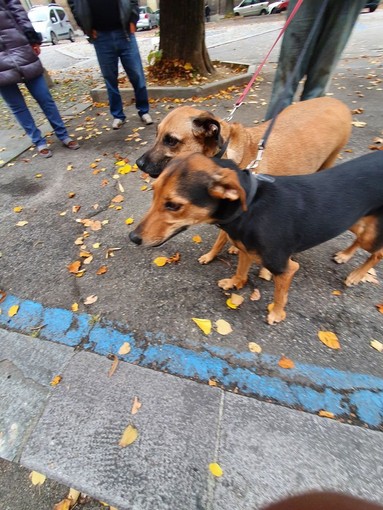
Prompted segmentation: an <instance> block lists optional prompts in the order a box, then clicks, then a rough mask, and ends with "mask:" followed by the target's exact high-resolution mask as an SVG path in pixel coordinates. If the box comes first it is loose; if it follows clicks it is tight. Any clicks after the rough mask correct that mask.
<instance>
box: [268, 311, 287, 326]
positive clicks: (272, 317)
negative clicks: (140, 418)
mask: <svg viewBox="0 0 383 510" xmlns="http://www.w3.org/2000/svg"><path fill="white" fill-rule="evenodd" d="M285 319H286V312H285V311H284V310H282V311H281V312H279V313H277V312H275V310H271V312H270V313H269V314H268V315H267V323H268V324H270V326H272V325H273V324H278V322H282V321H284V320H285Z"/></svg>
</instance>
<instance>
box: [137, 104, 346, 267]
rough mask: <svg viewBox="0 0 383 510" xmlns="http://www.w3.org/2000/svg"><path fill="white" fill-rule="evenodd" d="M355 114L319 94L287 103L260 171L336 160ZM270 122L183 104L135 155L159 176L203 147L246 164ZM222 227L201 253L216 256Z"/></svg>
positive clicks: (307, 169)
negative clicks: (249, 122)
mask: <svg viewBox="0 0 383 510" xmlns="http://www.w3.org/2000/svg"><path fill="white" fill-rule="evenodd" d="M351 121H352V117H351V113H350V110H349V109H348V107H347V106H346V105H345V104H344V103H342V102H341V101H339V100H338V99H335V98H331V97H320V98H316V99H309V100H307V101H301V102H299V103H296V104H294V105H291V106H288V107H287V108H285V109H284V110H283V111H282V112H281V113H280V114H279V116H278V118H277V120H276V122H275V125H274V127H273V129H272V131H271V134H270V137H269V139H268V141H267V146H266V149H265V151H264V154H263V158H262V160H261V161H260V162H259V165H258V167H257V169H256V171H257V173H263V174H271V175H293V174H309V173H313V172H317V171H318V170H322V169H324V168H329V167H331V166H333V165H334V163H335V161H336V158H337V156H338V153H339V151H340V150H341V149H342V148H343V147H344V145H345V144H346V143H347V142H348V139H349V137H350V133H351ZM269 122H270V121H268V122H264V123H261V124H258V125H257V126H253V127H245V126H243V125H242V124H240V123H238V122H232V123H229V122H226V121H225V120H223V119H220V118H218V117H216V116H215V115H213V114H212V113H210V112H208V111H204V110H199V109H197V108H193V107H190V106H181V107H179V108H176V109H175V110H173V111H172V112H170V113H169V114H168V115H167V116H166V117H165V118H164V119H163V120H162V121H161V122H160V124H159V125H158V128H157V136H156V140H155V142H154V146H153V147H152V148H151V149H149V150H148V151H147V152H145V154H143V155H142V156H141V157H140V158H138V160H137V165H138V167H139V168H140V169H141V170H143V171H144V172H146V173H148V174H149V175H150V176H151V177H158V176H159V175H160V174H161V172H162V170H163V169H164V168H165V166H166V165H167V164H168V163H169V162H170V161H171V160H172V159H173V158H175V157H180V156H185V155H187V154H191V153H194V152H200V153H202V154H205V155H206V156H209V157H213V156H217V155H218V154H221V156H220V157H224V158H228V159H231V160H232V161H234V162H235V163H236V164H237V165H238V166H239V167H240V168H246V167H247V165H249V163H251V162H252V161H253V160H254V159H255V157H256V156H257V153H258V144H259V142H260V140H261V139H262V138H263V136H264V134H265V131H266V129H267V127H268V125H269ZM226 240H227V237H226V235H225V234H224V232H221V234H220V235H219V236H218V239H217V241H216V242H215V244H214V245H213V247H212V248H211V250H210V251H209V252H208V253H206V254H204V255H202V256H201V257H200V258H199V262H200V263H201V264H208V263H209V262H210V261H212V260H213V259H214V258H215V257H216V256H217V255H218V253H219V252H220V251H221V249H222V248H223V247H224V245H225V243H226Z"/></svg>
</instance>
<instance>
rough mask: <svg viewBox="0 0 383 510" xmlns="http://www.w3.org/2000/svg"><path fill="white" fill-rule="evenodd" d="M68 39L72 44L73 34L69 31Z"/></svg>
mask: <svg viewBox="0 0 383 510" xmlns="http://www.w3.org/2000/svg"><path fill="white" fill-rule="evenodd" d="M68 39H69V40H70V42H74V33H73V30H69V37H68Z"/></svg>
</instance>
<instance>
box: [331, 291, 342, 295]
mask: <svg viewBox="0 0 383 510" xmlns="http://www.w3.org/2000/svg"><path fill="white" fill-rule="evenodd" d="M331 294H332V295H333V296H341V295H342V291H341V290H333V291H332V292H331Z"/></svg>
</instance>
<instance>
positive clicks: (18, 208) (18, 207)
mask: <svg viewBox="0 0 383 510" xmlns="http://www.w3.org/2000/svg"><path fill="white" fill-rule="evenodd" d="M22 210H23V208H22V207H21V206H20V205H17V206H16V207H14V208H13V212H15V213H19V212H21V211H22Z"/></svg>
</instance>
